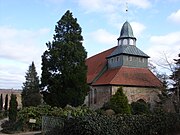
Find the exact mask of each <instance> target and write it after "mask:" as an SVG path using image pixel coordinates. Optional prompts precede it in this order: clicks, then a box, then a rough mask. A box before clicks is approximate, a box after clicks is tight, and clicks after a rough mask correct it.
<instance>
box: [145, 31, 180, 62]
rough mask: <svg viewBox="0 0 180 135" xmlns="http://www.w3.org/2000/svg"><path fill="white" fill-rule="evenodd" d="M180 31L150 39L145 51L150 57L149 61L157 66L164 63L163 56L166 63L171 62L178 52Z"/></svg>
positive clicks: (179, 48)
mask: <svg viewBox="0 0 180 135" xmlns="http://www.w3.org/2000/svg"><path fill="white" fill-rule="evenodd" d="M179 37H180V31H179V32H172V33H169V34H166V35H161V36H152V37H150V45H149V49H148V50H147V51H146V52H147V53H148V55H150V56H151V60H152V61H154V62H155V63H158V64H159V65H161V64H162V65H164V64H165V63H166V61H165V60H164V59H165V56H164V55H166V57H167V59H168V61H170V62H173V59H174V58H177V56H178V54H179V52H180V38H179Z"/></svg>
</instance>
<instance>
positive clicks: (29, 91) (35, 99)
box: [21, 62, 41, 107]
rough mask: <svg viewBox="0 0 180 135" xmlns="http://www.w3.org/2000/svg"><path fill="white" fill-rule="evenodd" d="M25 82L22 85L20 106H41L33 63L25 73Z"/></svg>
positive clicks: (37, 80) (37, 79)
mask: <svg viewBox="0 0 180 135" xmlns="http://www.w3.org/2000/svg"><path fill="white" fill-rule="evenodd" d="M25 78H26V81H25V82H24V83H23V87H22V89H23V91H22V94H21V95H22V106H23V107H29V106H38V105H40V104H41V95H40V87H39V78H38V76H37V72H36V68H35V65H34V62H32V64H31V65H30V66H29V70H28V71H27V73H26V76H25Z"/></svg>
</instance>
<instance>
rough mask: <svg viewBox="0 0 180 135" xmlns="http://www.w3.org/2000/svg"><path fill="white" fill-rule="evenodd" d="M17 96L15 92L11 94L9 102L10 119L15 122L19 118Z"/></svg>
mask: <svg viewBox="0 0 180 135" xmlns="http://www.w3.org/2000/svg"><path fill="white" fill-rule="evenodd" d="M17 106H18V103H17V97H16V95H14V94H11V99H10V103H9V121H11V122H15V121H16V118H17Z"/></svg>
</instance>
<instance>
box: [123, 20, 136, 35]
mask: <svg viewBox="0 0 180 135" xmlns="http://www.w3.org/2000/svg"><path fill="white" fill-rule="evenodd" d="M127 37H130V38H135V37H134V34H133V30H132V27H131V25H130V24H129V22H128V21H126V22H125V23H124V24H123V26H122V28H121V33H120V37H119V38H127Z"/></svg>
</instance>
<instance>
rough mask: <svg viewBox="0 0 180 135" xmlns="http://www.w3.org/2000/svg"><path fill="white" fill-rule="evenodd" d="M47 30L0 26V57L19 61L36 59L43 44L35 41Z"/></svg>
mask: <svg viewBox="0 0 180 135" xmlns="http://www.w3.org/2000/svg"><path fill="white" fill-rule="evenodd" d="M48 32H49V30H48V29H39V30H37V31H32V30H26V29H15V28H11V27H7V26H1V27H0V50H1V53H0V57H1V58H4V59H14V60H17V61H21V62H29V61H32V60H33V59H36V58H37V56H39V55H40V53H42V50H43V48H44V45H40V44H39V43H38V42H37V41H38V40H39V38H41V37H42V36H43V35H45V34H47V33H48Z"/></svg>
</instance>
